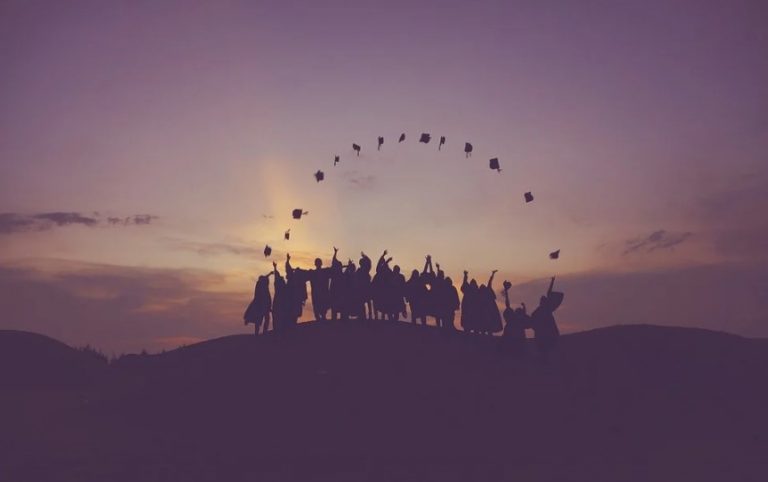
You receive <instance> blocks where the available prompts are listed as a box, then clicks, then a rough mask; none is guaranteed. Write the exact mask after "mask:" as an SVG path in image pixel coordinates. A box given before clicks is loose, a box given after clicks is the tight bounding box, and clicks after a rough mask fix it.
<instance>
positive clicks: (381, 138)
mask: <svg viewBox="0 0 768 482" xmlns="http://www.w3.org/2000/svg"><path fill="white" fill-rule="evenodd" d="M382 144H384V138H383V137H381V136H379V145H378V146H377V147H376V150H377V151H380V150H381V145H382Z"/></svg>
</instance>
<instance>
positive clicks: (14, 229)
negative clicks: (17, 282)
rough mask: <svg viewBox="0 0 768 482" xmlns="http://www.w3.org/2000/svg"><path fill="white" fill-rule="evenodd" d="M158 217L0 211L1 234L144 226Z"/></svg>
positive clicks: (148, 215) (147, 215) (96, 213)
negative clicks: (63, 228)
mask: <svg viewBox="0 0 768 482" xmlns="http://www.w3.org/2000/svg"><path fill="white" fill-rule="evenodd" d="M156 219H158V217H157V216H154V215H151V214H134V215H133V216H126V217H113V216H109V217H107V218H103V217H102V216H101V215H100V214H99V213H98V212H94V213H93V214H92V215H85V214H82V213H78V212H63V211H56V212H45V213H37V214H19V213H0V234H16V233H24V232H28V231H49V230H51V229H54V228H60V227H64V226H77V225H79V226H86V227H89V228H91V227H96V226H142V225H148V224H151V223H152V221H154V220H156Z"/></svg>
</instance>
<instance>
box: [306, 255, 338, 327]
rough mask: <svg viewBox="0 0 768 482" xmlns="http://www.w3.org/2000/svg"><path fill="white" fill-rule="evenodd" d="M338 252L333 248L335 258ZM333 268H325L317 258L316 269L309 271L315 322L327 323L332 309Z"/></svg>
mask: <svg viewBox="0 0 768 482" xmlns="http://www.w3.org/2000/svg"><path fill="white" fill-rule="evenodd" d="M337 252H338V250H337V249H336V248H335V247H334V248H333V256H334V258H335V257H336V253H337ZM332 269H333V268H332V267H331V268H323V260H322V259H320V258H315V269H313V270H311V271H309V273H308V278H309V286H310V288H311V290H312V311H313V312H314V314H315V320H323V321H325V319H326V316H328V310H330V308H331V291H330V288H331V286H330V285H331V271H332Z"/></svg>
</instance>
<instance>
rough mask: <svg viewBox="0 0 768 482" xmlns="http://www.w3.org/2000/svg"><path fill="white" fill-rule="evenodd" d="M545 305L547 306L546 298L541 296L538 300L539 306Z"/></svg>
mask: <svg viewBox="0 0 768 482" xmlns="http://www.w3.org/2000/svg"><path fill="white" fill-rule="evenodd" d="M546 304H547V297H546V296H542V297H541V298H539V305H541V306H544V305H546Z"/></svg>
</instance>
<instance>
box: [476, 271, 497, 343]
mask: <svg viewBox="0 0 768 482" xmlns="http://www.w3.org/2000/svg"><path fill="white" fill-rule="evenodd" d="M496 272H497V270H493V271H492V272H491V276H490V278H488V284H487V285H481V286H480V289H479V290H478V300H479V301H478V303H479V306H478V310H479V312H480V323H481V327H480V328H479V331H480V332H481V333H485V334H486V335H490V334H491V333H497V332H499V331H501V330H502V328H503V326H502V324H501V315H500V314H499V307H498V306H497V305H496V293H495V292H494V291H493V277H494V276H496Z"/></svg>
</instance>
